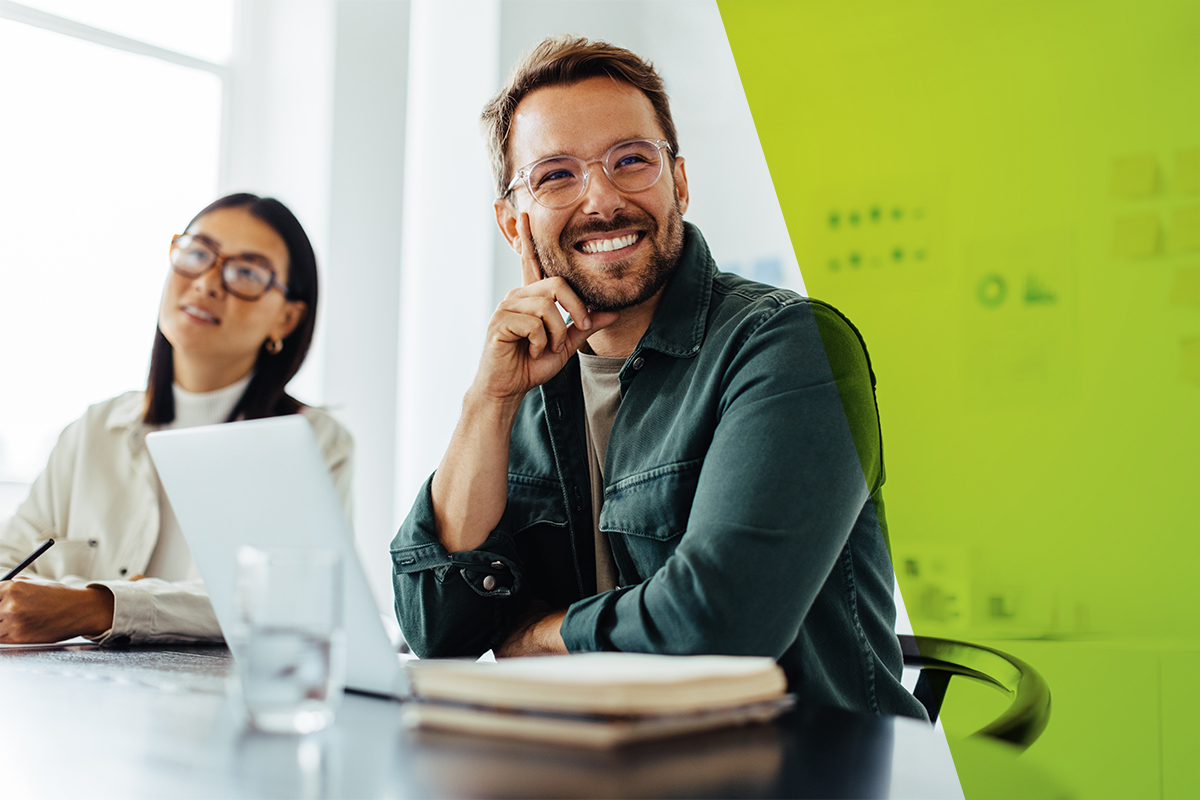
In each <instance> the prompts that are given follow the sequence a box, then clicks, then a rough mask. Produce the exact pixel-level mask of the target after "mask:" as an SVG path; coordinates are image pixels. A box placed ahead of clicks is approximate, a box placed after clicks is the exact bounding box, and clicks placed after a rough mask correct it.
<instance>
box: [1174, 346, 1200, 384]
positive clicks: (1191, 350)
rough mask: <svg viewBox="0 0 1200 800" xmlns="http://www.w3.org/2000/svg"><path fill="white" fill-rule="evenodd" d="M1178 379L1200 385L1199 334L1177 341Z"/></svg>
mask: <svg viewBox="0 0 1200 800" xmlns="http://www.w3.org/2000/svg"><path fill="white" fill-rule="evenodd" d="M1179 380H1181V381H1183V382H1184V383H1191V384H1197V385H1200V336H1191V337H1188V338H1186V339H1183V340H1181V341H1180V342H1179Z"/></svg>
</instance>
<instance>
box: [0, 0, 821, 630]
mask: <svg viewBox="0 0 1200 800" xmlns="http://www.w3.org/2000/svg"><path fill="white" fill-rule="evenodd" d="M557 33H578V34H583V35H586V36H589V37H591V38H602V39H607V40H609V41H611V42H614V43H616V44H620V45H623V46H625V47H629V48H631V49H632V50H634V51H635V52H637V53H639V54H641V55H643V56H644V57H647V58H649V59H651V60H652V61H654V62H655V64H656V65H657V66H658V68H659V70H660V72H661V73H662V75H663V76H664V79H665V81H666V85H667V90H668V93H669V94H670V96H671V101H672V108H673V112H674V116H675V122H676V126H677V128H678V130H679V140H680V147H681V151H682V155H683V156H684V157H685V158H686V159H687V168H688V176H689V179H690V186H691V190H692V195H693V197H692V203H691V208H690V209H689V211H688V214H687V218H688V219H689V220H691V221H692V222H695V223H696V224H698V225H699V226H700V227H701V229H702V230H703V231H704V233H705V235H706V237H707V238H708V242H709V244H710V246H711V247H712V250H713V252H714V254H715V255H716V258H717V260H718V263H720V264H721V265H722V267H723V268H725V269H727V270H733V271H737V272H741V273H743V274H745V275H747V276H749V277H752V278H757V279H760V280H765V281H768V282H772V283H777V284H783V285H789V286H792V287H795V288H802V283H801V280H800V273H799V270H797V268H796V261H795V257H794V256H793V254H792V246H791V243H790V241H789V239H788V235H787V229H786V227H785V225H784V222H783V217H782V214H781V212H780V210H779V204H778V202H777V201H776V198H775V193H774V190H773V188H772V185H771V179H770V174H769V172H768V171H767V166H766V163H765V161H764V159H763V155H762V149H761V147H760V146H759V143H758V137H757V135H756V132H755V129H754V123H753V120H752V118H751V116H750V111H749V108H748V106H747V104H746V99H745V95H744V93H743V91H742V87H741V83H740V81H739V78H738V73H737V68H736V66H735V64H734V60H733V56H732V54H731V52H730V49H729V44H728V41H727V39H726V37H725V32H724V29H723V27H722V23H721V17H720V13H719V11H718V9H717V7H716V4H715V3H713V2H703V1H702V0H650V1H649V2H640V1H639V0H621V1H620V2H556V1H551V0H547V1H544V2H543V1H541V0H538V1H533V0H462V1H456V2H437V1H436V0H434V1H430V2H422V1H421V0H415V1H414V2H406V1H404V0H338V1H336V2H335V0H170V1H169V2H164V1H163V0H106V2H103V3H96V2H91V0H28V1H27V2H23V3H13V2H7V0H0V76H2V77H0V117H2V119H3V124H2V125H0V243H3V250H2V251H0V376H3V377H2V379H0V386H2V387H3V389H2V390H0V517H3V516H6V515H7V514H8V513H10V511H11V510H12V509H13V508H14V507H15V506H16V505H17V504H18V503H19V502H20V501H21V500H22V499H23V498H24V496H25V494H26V493H27V491H28V486H29V482H30V481H32V480H33V479H34V478H35V477H36V476H37V474H38V473H39V472H40V471H41V469H42V468H43V467H44V465H45V462H46V458H47V455H48V454H49V451H50V448H51V447H52V446H53V444H54V442H55V440H56V438H57V436H58V434H59V432H60V431H61V429H62V428H63V427H64V426H65V425H66V424H67V423H69V422H70V421H71V420H73V419H75V418H76V417H78V416H79V415H80V414H81V413H82V412H83V411H84V409H85V408H86V407H87V406H88V405H89V404H91V403H94V402H98V401H100V400H103V399H105V398H107V397H110V396H112V395H115V394H118V393H120V392H123V391H126V390H129V389H138V388H144V387H145V382H146V372H147V369H148V365H149V353H150V345H151V342H152V337H153V333H154V326H155V322H156V319H157V311H158V303H159V297H160V292H161V290H162V286H163V281H164V280H165V277H166V273H167V268H168V266H167V251H168V247H169V245H170V242H171V237H172V235H173V234H175V233H179V232H181V231H182V229H183V227H184V226H185V225H186V224H187V221H188V220H189V219H191V217H192V216H193V215H194V214H195V213H196V212H197V211H198V210H199V209H201V208H203V207H204V206H205V205H206V204H207V203H208V202H209V201H211V200H213V199H214V198H216V197H218V196H220V195H224V194H227V193H229V192H234V191H251V192H255V193H257V194H261V195H273V196H275V197H278V198H279V199H280V200H282V201H283V202H284V203H286V204H287V205H288V206H289V207H291V209H292V210H293V211H294V212H295V213H296V214H297V216H298V217H299V218H300V220H301V222H302V223H303V224H304V226H305V228H306V230H307V231H308V233H309V236H310V237H311V238H312V240H313V243H314V246H315V248H316V251H317V256H318V263H319V266H320V269H321V277H322V285H321V291H322V295H321V298H320V303H319V306H320V308H319V318H318V326H317V334H316V335H317V339H316V342H315V345H314V348H313V350H312V352H311V354H310V356H309V359H308V361H307V363H306V365H305V367H304V368H303V370H302V371H301V373H300V374H299V375H298V376H297V377H296V379H295V380H294V381H293V383H292V385H291V387H290V388H291V392H292V394H293V395H295V396H296V397H298V398H299V399H300V400H302V401H304V402H307V403H310V404H324V405H327V406H328V407H329V408H331V409H332V410H333V412H334V414H335V415H336V416H337V417H338V418H339V419H340V420H341V421H342V422H343V423H344V424H345V425H346V426H347V427H348V428H349V429H350V431H351V432H352V433H353V434H354V437H355V441H356V447H357V453H356V460H355V498H354V502H355V528H356V531H357V533H356V536H357V543H358V546H359V550H360V552H361V553H362V556H363V562H364V565H365V567H366V568H367V571H368V573H369V578H370V580H371V583H372V588H373V590H374V591H375V594H376V598H377V600H378V601H379V603H380V605H381V607H383V608H389V607H390V606H391V602H392V600H391V582H390V568H391V564H390V560H389V558H388V555H387V546H388V543H389V541H390V540H391V538H392V536H393V534H394V532H395V530H396V528H397V527H398V525H399V523H400V521H401V520H402V519H403V517H404V515H405V514H406V513H407V510H408V508H409V507H410V506H411V503H412V500H413V498H414V497H415V495H416V491H417V489H418V488H419V486H420V484H421V483H422V482H423V481H424V479H425V478H426V477H427V476H428V474H429V473H430V472H431V471H432V470H433V469H434V468H435V467H436V465H437V462H438V461H439V459H440V457H441V454H442V452H443V451H444V449H445V445H446V443H447V441H448V440H449V436H450V432H451V430H452V428H453V425H454V422H455V421H456V419H457V416H458V409H459V404H460V401H461V398H462V394H463V392H464V391H465V389H466V387H467V385H468V384H469V382H470V379H471V377H472V375H473V374H474V370H475V366H476V364H477V361H478V358H479V353H480V348H481V347H482V341H483V331H484V328H485V326H486V323H487V320H488V319H489V317H490V316H491V312H492V310H493V309H494V308H495V305H496V303H497V302H498V301H499V299H500V298H502V297H503V295H504V294H505V292H507V291H508V290H509V289H510V288H512V287H514V286H516V285H518V284H519V283H520V271H519V264H518V261H517V260H516V257H515V256H514V255H513V254H512V253H511V251H509V249H508V248H507V245H506V244H505V243H504V241H503V239H502V238H501V237H500V235H499V233H498V231H497V230H496V224H495V217H494V213H493V209H492V200H493V197H492V190H491V179H490V174H489V169H488V165H487V159H486V156H485V152H484V147H483V142H482V139H481V137H480V135H479V131H478V123H477V120H478V115H479V111H480V109H481V108H482V106H483V104H484V103H485V102H486V101H487V100H488V98H490V97H491V96H492V95H493V94H494V93H495V92H496V91H497V90H498V89H499V87H500V85H501V83H502V81H503V80H504V79H505V77H506V76H507V74H508V71H509V69H510V68H511V66H512V65H513V64H514V62H515V61H516V60H517V58H518V57H519V56H520V54H521V53H522V52H523V51H525V50H526V49H528V48H529V47H531V46H532V45H533V44H535V43H536V42H537V41H539V40H540V39H541V38H542V37H544V36H547V35H551V34H557Z"/></svg>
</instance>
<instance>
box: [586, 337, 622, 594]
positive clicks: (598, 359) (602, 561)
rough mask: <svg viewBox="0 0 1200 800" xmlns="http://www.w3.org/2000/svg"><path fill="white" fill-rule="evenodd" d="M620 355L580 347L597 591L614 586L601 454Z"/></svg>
mask: <svg viewBox="0 0 1200 800" xmlns="http://www.w3.org/2000/svg"><path fill="white" fill-rule="evenodd" d="M624 365H625V359H623V358H606V357H604V356H598V355H594V354H592V353H585V352H583V351H582V350H580V351H579V373H580V377H581V378H582V381H583V407H584V412H585V413H584V420H585V422H586V427H587V439H588V473H589V476H590V477H591V483H592V531H593V533H594V537H593V539H594V542H595V548H596V593H597V594H599V593H600V592H607V591H609V590H610V589H615V588H616V586H617V567H616V564H615V563H614V562H613V556H612V548H610V547H609V545H608V537H607V536H606V535H605V534H604V533H602V532H601V530H600V507H601V506H602V505H603V504H604V455H605V453H607V452H608V437H609V434H611V433H612V426H613V420H615V419H616V418H617V410H618V409H619V408H620V407H621V367H623V366H624Z"/></svg>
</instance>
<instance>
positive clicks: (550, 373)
mask: <svg viewBox="0 0 1200 800" xmlns="http://www.w3.org/2000/svg"><path fill="white" fill-rule="evenodd" d="M517 229H518V238H517V240H518V242H519V244H520V247H521V280H522V284H523V285H522V286H521V287H520V288H519V289H513V290H512V291H511V292H509V293H508V295H506V296H505V298H504V300H503V302H501V303H500V305H499V307H497V309H496V313H495V314H493V315H492V320H491V322H490V323H489V324H488V331H487V343H486V344H485V346H484V351H483V358H482V359H481V360H480V364H479V373H478V374H477V375H476V378H475V384H474V387H473V388H474V390H475V391H477V392H479V393H481V394H482V396H483V397H485V398H488V399H491V400H499V401H509V402H518V403H519V402H520V400H521V399H522V398H523V397H524V396H525V394H526V393H527V392H529V391H530V390H531V389H533V388H534V387H537V386H541V385H542V384H543V383H545V382H546V381H548V380H550V379H551V378H553V377H554V376H555V375H557V374H558V372H559V370H561V369H562V368H563V366H564V365H565V364H566V363H567V361H568V360H569V359H570V358H571V356H573V355H575V351H577V350H578V349H579V346H580V345H581V344H583V342H584V341H585V340H586V339H587V338H588V337H589V336H591V335H592V334H593V333H595V332H596V331H599V330H601V329H602V328H605V327H607V326H609V325H611V324H612V323H614V322H616V321H617V317H618V316H619V314H618V313H617V312H615V311H607V312H589V311H588V309H587V308H586V307H585V306H584V304H583V301H582V300H580V299H579V296H578V295H576V294H575V292H574V291H573V290H572V289H571V287H570V286H569V285H568V284H567V282H566V281H565V280H563V279H562V278H558V277H555V278H546V277H544V275H543V272H542V265H541V262H540V261H539V260H538V257H537V252H536V251H535V250H534V247H533V235H532V233H531V232H530V229H529V215H528V214H525V213H522V214H521V215H520V216H519V217H518V219H517ZM555 303H558V305H561V306H562V307H563V308H564V309H566V311H567V313H568V314H570V315H571V324H570V325H568V324H566V323H565V322H564V321H563V318H562V315H561V314H560V313H559V311H558V308H557V307H556V306H555Z"/></svg>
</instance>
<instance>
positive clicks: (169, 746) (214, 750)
mask: <svg viewBox="0 0 1200 800" xmlns="http://www.w3.org/2000/svg"><path fill="white" fill-rule="evenodd" d="M233 666H234V664H233V660H232V658H231V656H230V654H229V651H228V650H227V649H226V648H224V647H223V646H173V647H156V648H152V649H144V648H129V649H120V650H116V649H101V648H97V647H95V646H92V645H72V646H67V647H59V648H52V649H44V648H39V649H18V648H9V647H6V648H0V704H2V706H0V707H2V708H3V716H2V718H0V797H4V798H31V799H34V798H60V797H83V796H87V797H98V798H104V797H121V798H165V797H170V798H260V797H261V798H276V797H279V798H360V797H361V798H401V797H962V792H961V789H960V787H959V782H958V777H957V774H956V773H955V770H954V763H953V760H952V759H951V756H950V752H949V749H948V748H947V746H946V742H945V739H944V738H943V737H942V736H941V734H940V733H939V732H937V731H935V730H934V729H933V728H932V727H930V726H929V725H927V724H924V723H920V722H917V721H914V720H907V719H894V718H886V717H882V718H881V717H871V716H866V715H860V714H853V713H849V712H845V711H838V710H834V709H815V708H804V707H803V706H801V707H798V708H797V709H796V710H794V711H792V712H789V713H788V714H787V715H785V716H784V717H783V718H781V719H780V720H778V721H776V722H774V723H772V724H769V725H756V726H749V727H744V728H734V729H729V730H724V731H716V732H712V733H707V734H700V735H692V736H687V737H681V738H677V739H672V740H666V741H661V742H654V743H649V744H641V745H636V746H630V747H627V748H623V749H620V750H617V751H612V752H592V751H586V750H578V749H573V748H568V747H559V746H553V745H538V744H529V743H522V742H513V741H505V740H496V739H486V738H478V737H470V736H462V735H458V734H454V735H451V734H445V733H434V732H426V731H415V730H410V729H408V728H406V727H405V726H404V724H403V723H402V720H401V716H402V715H401V708H402V706H401V704H400V703H399V702H396V701H391V700H386V699H381V698H374V697H367V696H362V695H356V694H347V695H346V698H345V701H344V703H343V704H342V707H341V709H340V710H339V712H338V718H337V723H336V725H334V726H333V727H332V728H330V729H328V730H326V731H322V732H321V733H318V734H312V735H309V736H304V737H300V736H294V737H293V736H278V735H269V734H262V733H258V732H255V731H252V730H249V729H247V727H246V723H245V720H244V715H243V714H242V713H241V711H240V709H239V708H238V707H237V706H236V704H235V702H234V700H233V699H232V698H231V697H230V694H229V692H228V691H227V688H228V681H229V675H230V673H231V671H232V670H233Z"/></svg>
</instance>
